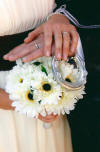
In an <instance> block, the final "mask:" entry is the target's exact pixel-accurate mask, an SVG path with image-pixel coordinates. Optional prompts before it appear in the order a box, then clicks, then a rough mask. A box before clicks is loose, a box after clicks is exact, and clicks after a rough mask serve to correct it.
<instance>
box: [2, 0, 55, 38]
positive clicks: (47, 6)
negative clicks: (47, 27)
mask: <svg viewBox="0 0 100 152" xmlns="http://www.w3.org/2000/svg"><path fill="white" fill-rule="evenodd" d="M53 8H54V0H0V36H4V35H11V34H15V33H20V32H24V31H28V30H30V29H33V28H34V27H36V26H38V25H39V24H40V23H42V22H43V21H44V20H45V19H46V17H47V15H48V14H49V13H50V12H52V10H53Z"/></svg>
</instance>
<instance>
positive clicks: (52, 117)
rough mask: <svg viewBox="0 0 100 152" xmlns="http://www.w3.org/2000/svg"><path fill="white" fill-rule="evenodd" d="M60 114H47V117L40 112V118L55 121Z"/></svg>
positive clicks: (45, 120) (48, 121)
mask: <svg viewBox="0 0 100 152" xmlns="http://www.w3.org/2000/svg"><path fill="white" fill-rule="evenodd" d="M58 117H59V116H58V115H53V114H50V115H46V116H45V117H43V116H42V115H40V114H39V116H38V118H39V119H40V120H42V121H44V122H47V123H50V122H53V121H54V120H56V119H57V118H58Z"/></svg>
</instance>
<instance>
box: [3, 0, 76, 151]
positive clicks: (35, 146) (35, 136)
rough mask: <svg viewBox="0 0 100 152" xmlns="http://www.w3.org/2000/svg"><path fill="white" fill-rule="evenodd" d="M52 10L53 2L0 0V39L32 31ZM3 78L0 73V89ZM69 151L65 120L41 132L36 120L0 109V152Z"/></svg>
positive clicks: (68, 135) (64, 117) (68, 132)
mask: <svg viewBox="0 0 100 152" xmlns="http://www.w3.org/2000/svg"><path fill="white" fill-rule="evenodd" d="M53 8H54V0H28V1H27V0H0V23H3V24H0V36H4V35H11V34H15V33H21V32H24V31H27V30H29V29H32V28H34V27H36V26H37V25H39V24H40V23H42V22H43V20H45V17H46V16H47V15H48V14H49V13H50V12H51V11H52V10H53ZM6 74H7V72H0V87H1V88H4V85H5V81H4V80H5V77H6ZM2 78H3V79H2ZM2 80H3V81H2ZM2 82H3V83H2ZM72 151H73V150H72V142H71V134H70V128H69V124H68V121H67V117H66V116H60V118H58V119H57V120H55V121H54V122H53V123H52V127H51V128H49V129H44V127H43V122H42V121H40V120H38V119H37V120H36V119H33V118H29V117H26V116H25V115H21V114H19V113H17V112H15V111H9V110H2V109H0V152H72Z"/></svg>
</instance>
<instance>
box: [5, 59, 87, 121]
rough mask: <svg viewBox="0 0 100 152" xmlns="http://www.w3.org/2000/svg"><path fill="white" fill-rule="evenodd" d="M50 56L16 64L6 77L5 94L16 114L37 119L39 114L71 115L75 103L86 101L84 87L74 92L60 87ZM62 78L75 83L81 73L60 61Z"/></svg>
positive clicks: (18, 61) (19, 61) (72, 66)
mask: <svg viewBox="0 0 100 152" xmlns="http://www.w3.org/2000/svg"><path fill="white" fill-rule="evenodd" d="M51 62H52V58H51V57H40V58H38V59H36V60H34V61H31V62H29V63H23V62H22V61H21V59H19V60H17V61H16V66H14V67H13V69H12V70H11V71H9V74H8V76H7V81H6V82H7V83H6V92H8V93H9V98H10V99H11V100H12V101H13V102H12V106H13V107H15V111H17V112H20V113H21V114H26V115H27V116H30V117H35V118H37V117H38V115H39V114H41V115H42V116H46V114H47V113H48V114H51V113H53V114H54V115H56V114H58V115H60V114H63V115H64V114H65V113H66V114H69V113H70V111H71V110H73V109H74V107H75V103H76V102H77V101H78V100H79V99H82V98H83V94H85V91H84V88H85V86H84V87H83V88H81V89H79V90H75V91H71V90H67V89H66V88H64V87H63V86H61V85H60V84H59V83H58V82H57V81H56V80H55V77H54V75H53V73H52V67H51ZM60 72H61V74H62V76H63V79H64V80H65V81H68V82H75V81H76V79H78V77H79V76H80V72H79V71H78V69H77V68H74V65H71V64H69V63H68V62H65V61H60Z"/></svg>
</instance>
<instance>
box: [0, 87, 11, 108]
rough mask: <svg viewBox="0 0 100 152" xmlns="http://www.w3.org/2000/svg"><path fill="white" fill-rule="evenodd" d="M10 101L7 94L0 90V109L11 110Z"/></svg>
mask: <svg viewBox="0 0 100 152" xmlns="http://www.w3.org/2000/svg"><path fill="white" fill-rule="evenodd" d="M11 104H12V101H11V100H10V99H9V95H8V93H6V92H5V91H4V90H3V89H0V109H5V110H13V109H14V108H13V107H12V106H11Z"/></svg>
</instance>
